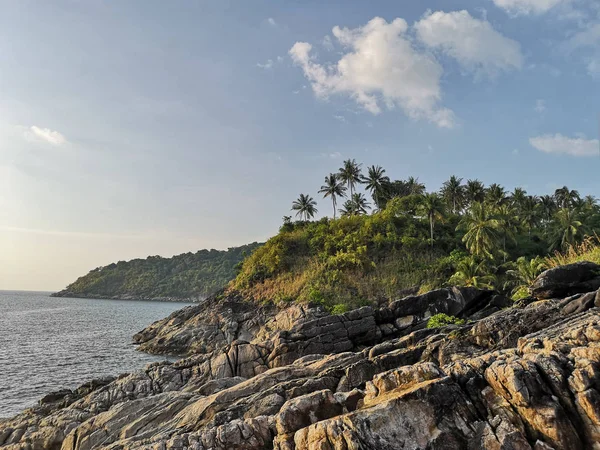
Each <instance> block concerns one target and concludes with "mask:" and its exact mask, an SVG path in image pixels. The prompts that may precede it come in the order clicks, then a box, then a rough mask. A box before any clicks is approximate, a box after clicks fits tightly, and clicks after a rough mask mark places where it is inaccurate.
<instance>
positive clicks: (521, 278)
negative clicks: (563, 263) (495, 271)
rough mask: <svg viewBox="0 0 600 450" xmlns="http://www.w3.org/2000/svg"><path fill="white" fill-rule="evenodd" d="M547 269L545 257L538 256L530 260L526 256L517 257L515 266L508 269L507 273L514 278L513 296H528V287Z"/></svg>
mask: <svg viewBox="0 0 600 450" xmlns="http://www.w3.org/2000/svg"><path fill="white" fill-rule="evenodd" d="M544 269H546V262H545V260H544V258H541V257H539V256H536V257H535V258H533V259H530V260H528V259H527V258H525V257H524V256H521V257H520V258H519V259H517V262H516V263H515V268H514V269H511V270H509V271H507V272H506V273H507V275H509V276H510V277H512V278H513V280H514V281H513V283H511V284H513V285H514V287H513V291H512V294H513V298H523V297H527V295H528V289H529V287H530V286H531V285H532V284H533V282H534V281H535V279H536V278H537V276H538V275H539V274H540V273H542V271H544Z"/></svg>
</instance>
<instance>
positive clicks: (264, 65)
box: [256, 59, 274, 70]
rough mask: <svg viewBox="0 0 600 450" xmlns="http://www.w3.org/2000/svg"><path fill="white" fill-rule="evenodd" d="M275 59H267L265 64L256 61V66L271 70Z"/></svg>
mask: <svg viewBox="0 0 600 450" xmlns="http://www.w3.org/2000/svg"><path fill="white" fill-rule="evenodd" d="M273 64H274V63H273V60H272V59H267V62H266V63H264V64H261V63H256V67H260V68H261V69H265V70H269V69H272V68H273Z"/></svg>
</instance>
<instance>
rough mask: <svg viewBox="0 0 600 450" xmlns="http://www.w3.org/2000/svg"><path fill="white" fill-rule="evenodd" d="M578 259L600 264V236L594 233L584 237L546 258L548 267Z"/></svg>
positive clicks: (578, 260)
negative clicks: (577, 242) (579, 241)
mask: <svg viewBox="0 0 600 450" xmlns="http://www.w3.org/2000/svg"><path fill="white" fill-rule="evenodd" d="M580 261H591V262H595V263H597V264H600V237H599V236H598V235H597V234H595V233H594V235H593V236H588V237H586V238H585V239H584V240H583V242H581V243H579V244H575V245H571V246H569V248H568V249H567V250H565V251H563V252H559V251H557V252H555V253H554V254H553V255H551V256H548V257H547V258H546V265H547V267H548V268H552V267H557V266H564V265H565V264H572V263H576V262H580Z"/></svg>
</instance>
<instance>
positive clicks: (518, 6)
mask: <svg viewBox="0 0 600 450" xmlns="http://www.w3.org/2000/svg"><path fill="white" fill-rule="evenodd" d="M493 1H494V4H495V5H496V6H497V7H499V8H502V9H504V10H505V11H507V12H508V13H510V14H514V15H527V14H543V13H545V12H548V11H550V10H551V9H552V8H554V7H555V6H558V5H560V4H567V3H570V1H571V0H493Z"/></svg>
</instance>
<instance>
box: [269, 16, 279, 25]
mask: <svg viewBox="0 0 600 450" xmlns="http://www.w3.org/2000/svg"><path fill="white" fill-rule="evenodd" d="M267 23H268V24H269V25H271V26H273V27H276V26H277V22H275V19H273V18H272V17H268V18H267Z"/></svg>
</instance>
